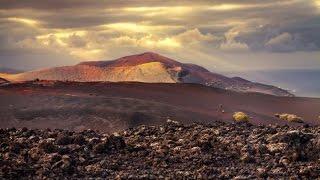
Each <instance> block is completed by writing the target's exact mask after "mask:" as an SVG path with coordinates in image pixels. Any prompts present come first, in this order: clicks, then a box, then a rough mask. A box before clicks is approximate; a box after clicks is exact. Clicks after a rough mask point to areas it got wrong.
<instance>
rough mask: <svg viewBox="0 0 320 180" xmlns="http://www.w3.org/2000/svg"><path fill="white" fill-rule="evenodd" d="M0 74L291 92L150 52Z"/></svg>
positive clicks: (11, 77) (21, 77)
mask: <svg viewBox="0 0 320 180" xmlns="http://www.w3.org/2000/svg"><path fill="white" fill-rule="evenodd" d="M0 76H1V75H0ZM2 77H4V78H6V79H9V80H12V81H26V80H34V79H42V80H61V81H81V82H92V81H110V82H122V81H137V82H146V83H159V82H161V83H196V84H202V85H206V86H212V87H217V88H221V89H226V90H232V91H238V92H259V93H265V94H271V95H277V96H292V94H290V93H289V92H287V91H285V90H283V89H280V88H277V87H274V86H270V85H265V84H260V83H254V82H250V81H247V80H245V79H242V78H228V77H226V76H223V75H220V74H217V73H213V72H210V71H208V70H207V69H205V68H203V67H201V66H198V65H195V64H184V63H180V62H178V61H175V60H173V59H170V58H167V57H164V56H162V55H159V54H156V53H152V52H146V53H143V54H138V55H131V56H126V57H122V58H119V59H116V60H112V61H90V62H83V63H80V64H77V65H75V66H65V67H56V68H50V69H43V70H39V71H31V72H26V73H20V74H15V75H2Z"/></svg>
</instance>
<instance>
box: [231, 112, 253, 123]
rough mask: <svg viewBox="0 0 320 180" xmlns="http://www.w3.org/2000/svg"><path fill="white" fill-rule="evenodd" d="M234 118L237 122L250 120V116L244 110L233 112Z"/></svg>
mask: <svg viewBox="0 0 320 180" xmlns="http://www.w3.org/2000/svg"><path fill="white" fill-rule="evenodd" d="M233 119H234V120H235V121H237V122H248V121H249V119H250V118H249V116H248V115H247V114H245V113H243V112H235V113H234V114H233Z"/></svg>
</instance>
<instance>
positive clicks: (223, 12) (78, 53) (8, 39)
mask: <svg viewBox="0 0 320 180" xmlns="http://www.w3.org/2000/svg"><path fill="white" fill-rule="evenodd" d="M319 20H320V1H319V0H281V1H279V0H264V1H259V0H243V1H238V0H217V1H212V0H199V1H189V0H181V1H171V0H166V1H164V0H149V1H141V0H131V1H119V0H54V1H51V0H42V1H38V0H24V1H18V0H2V1H0V66H17V68H18V69H30V68H39V67H46V66H58V65H68V64H72V63H75V62H79V61H83V60H99V59H112V58H115V57H119V56H123V55H128V54H132V53H140V52H144V51H155V52H159V53H163V54H164V55H170V56H172V57H175V58H182V59H183V60H184V61H187V62H193V63H197V64H202V65H206V66H208V67H212V68H216V67H221V68H230V67H234V68H238V66H239V65H237V66H235V65H234V61H233V60H232V59H231V60H230V57H234V58H236V57H237V56H238V55H239V56H243V54H260V55H261V54H263V55H264V56H265V57H267V56H268V54H274V53H283V54H287V55H288V56H287V57H288V58H284V60H283V61H287V60H290V59H292V58H290V57H291V56H290V55H289V54H290V53H304V56H306V58H304V59H302V60H301V61H303V60H305V59H309V58H310V59H312V58H314V57H315V56H314V54H315V53H317V52H318V51H319V50H320V33H319V32H320V24H319ZM311 54H312V55H311ZM259 57H260V56H259ZM262 59H265V58H262ZM312 60H313V59H312ZM239 61H240V60H239ZM251 61H255V60H254V59H251ZM231 62H232V63H231ZM211 63H214V64H215V65H214V66H213V65H212V64H211Z"/></svg>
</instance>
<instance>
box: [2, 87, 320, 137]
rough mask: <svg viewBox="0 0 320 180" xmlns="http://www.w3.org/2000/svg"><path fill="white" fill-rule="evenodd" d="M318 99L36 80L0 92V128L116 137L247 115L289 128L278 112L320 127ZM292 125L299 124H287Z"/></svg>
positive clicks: (186, 88) (184, 88)
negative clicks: (145, 128)
mask: <svg viewBox="0 0 320 180" xmlns="http://www.w3.org/2000/svg"><path fill="white" fill-rule="evenodd" d="M318 107H320V99H316V98H299V97H277V96H271V95H264V94H260V93H240V92H233V91H226V90H222V89H218V88H212V87H206V86H202V85H198V84H181V83H134V82H122V83H105V82H85V83H81V82H54V81H35V82H27V83H17V84H10V85H7V86H2V87H0V114H1V116H0V127H24V126H25V127H30V128H47V127H50V128H62V129H72V130H83V129H88V128H90V129H96V130H101V131H105V132H112V131H116V130H120V129H125V128H128V127H134V126H137V125H141V124H145V125H155V124H162V123H164V122H165V121H166V120H167V119H168V118H170V119H173V120H178V121H181V122H183V123H192V122H204V123H210V122H212V121H215V120H221V121H228V122H232V115H233V113H234V112H237V111H242V112H245V113H247V114H248V115H249V116H250V117H251V120H250V122H251V123H253V124H282V125H283V124H286V123H287V122H286V121H283V120H280V119H277V118H276V117H274V114H276V113H293V114H296V115H298V116H301V117H302V118H303V119H304V120H305V122H306V123H309V124H319V123H320V121H319V120H318V116H319V115H320V114H319V108H318ZM289 125H294V126H295V125H298V124H296V123H289Z"/></svg>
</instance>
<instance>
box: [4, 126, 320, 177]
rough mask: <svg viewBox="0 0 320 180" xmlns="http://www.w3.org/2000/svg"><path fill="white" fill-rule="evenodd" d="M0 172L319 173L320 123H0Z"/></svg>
mask: <svg viewBox="0 0 320 180" xmlns="http://www.w3.org/2000/svg"><path fill="white" fill-rule="evenodd" d="M0 138H1V147H0V153H1V154H0V175H1V178H5V179H14V178H20V179H23V178H26V179H33V178H40V179H43V178H53V177H55V178H88V177H100V178H112V179H113V178H118V179H120V178H122V179H128V178H129V179H136V178H140V179H141V178H144V179H146V178H147V179H156V178H160V179H164V178H169V179H182V178H187V179H194V178H205V179H207V178H209V179H215V178H222V179H230V178H235V179H247V178H249V179H256V178H268V177H269V178H274V179H278V178H289V177H290V178H293V179H300V178H306V179H314V178H319V177H320V153H319V152H320V127H318V126H317V127H308V126H307V125H304V126H301V127H289V126H271V125H270V126H253V125H250V124H248V123H240V124H232V123H231V124H230V123H222V122H215V123H212V124H211V125H201V124H191V125H182V124H180V123H178V122H175V121H170V120H169V121H168V122H167V123H166V124H164V125H161V126H148V127H147V126H139V127H137V128H134V129H129V130H125V131H122V132H119V133H115V134H112V135H108V134H101V133H98V132H94V131H92V130H85V131H82V132H70V131H66V130H49V129H47V130H30V129H27V128H23V129H14V128H11V129H1V130H0Z"/></svg>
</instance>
